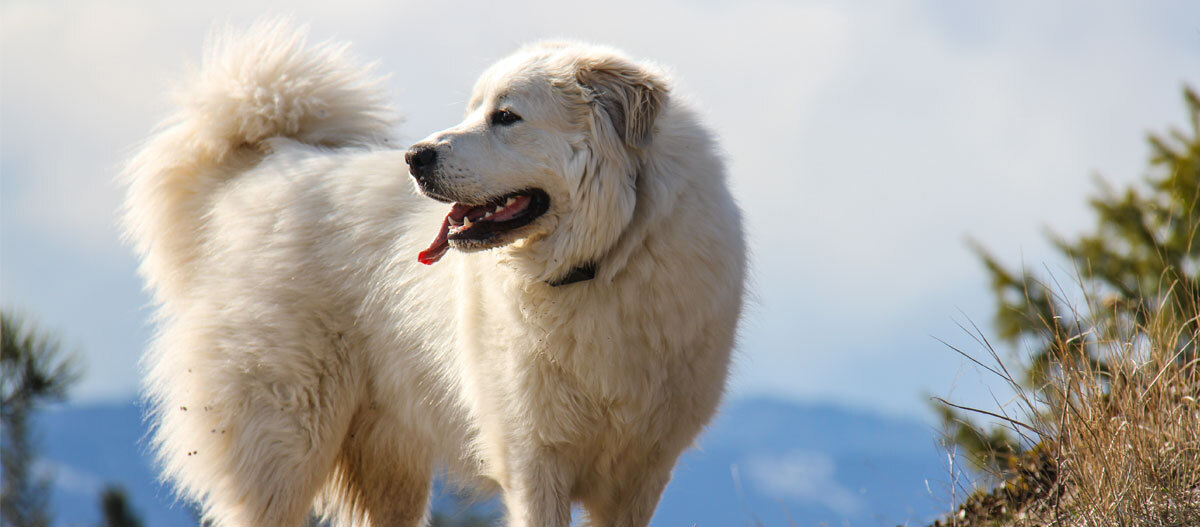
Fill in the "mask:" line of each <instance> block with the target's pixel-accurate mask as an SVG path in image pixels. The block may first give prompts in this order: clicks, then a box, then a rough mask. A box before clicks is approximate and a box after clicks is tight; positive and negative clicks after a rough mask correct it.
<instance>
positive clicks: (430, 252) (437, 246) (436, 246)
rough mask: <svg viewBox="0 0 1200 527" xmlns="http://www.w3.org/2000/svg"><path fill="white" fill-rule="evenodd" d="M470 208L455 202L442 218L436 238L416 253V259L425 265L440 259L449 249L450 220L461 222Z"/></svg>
mask: <svg viewBox="0 0 1200 527" xmlns="http://www.w3.org/2000/svg"><path fill="white" fill-rule="evenodd" d="M470 210H471V207H470V206H467V205H463V204H460V203H455V204H454V206H452V207H450V212H449V213H448V214H446V218H445V219H443V220H442V228H441V229H440V230H438V235H437V238H434V239H433V243H430V244H429V248H428V249H425V250H424V251H421V253H420V254H418V255H417V261H418V262H421V263H423V264H425V265H433V264H434V263H436V262H437V261H438V260H441V259H442V256H443V255H445V254H446V251H449V250H450V241H449V239H448V238H447V237H448V236H449V234H450V220H451V219H453V220H454V222H455V223H462V220H463V218H464V217H466V215H467V212H468V211H470Z"/></svg>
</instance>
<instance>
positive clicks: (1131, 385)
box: [936, 283, 1200, 527]
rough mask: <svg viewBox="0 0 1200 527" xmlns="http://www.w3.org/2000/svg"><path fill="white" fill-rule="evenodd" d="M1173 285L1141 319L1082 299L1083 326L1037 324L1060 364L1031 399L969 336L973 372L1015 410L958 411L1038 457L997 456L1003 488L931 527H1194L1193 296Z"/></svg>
mask: <svg viewBox="0 0 1200 527" xmlns="http://www.w3.org/2000/svg"><path fill="white" fill-rule="evenodd" d="M1178 286H1179V284H1177V283H1176V284H1170V285H1169V286H1168V287H1167V288H1166V289H1165V292H1164V294H1162V295H1160V296H1159V297H1158V298H1159V299H1161V300H1160V302H1159V305H1157V306H1154V308H1153V309H1150V310H1148V313H1147V312H1146V311H1143V312H1137V311H1130V310H1129V307H1128V306H1123V305H1118V304H1117V303H1116V302H1115V301H1108V302H1098V303H1092V302H1091V301H1090V300H1091V299H1093V298H1094V297H1095V295H1087V300H1088V302H1089V305H1088V306H1087V307H1088V311H1087V313H1086V314H1090V315H1092V316H1084V315H1086V314H1081V313H1079V312H1075V313H1069V314H1065V315H1068V316H1064V317H1054V319H1053V320H1047V321H1042V323H1043V324H1044V326H1045V329H1046V338H1048V339H1052V340H1051V341H1052V342H1054V343H1055V344H1056V346H1055V348H1056V349H1057V350H1058V356H1056V357H1054V359H1053V361H1052V363H1051V369H1050V375H1048V377H1047V381H1046V383H1045V385H1043V386H1038V387H1035V388H1033V389H1031V388H1029V387H1025V386H1022V385H1021V384H1020V383H1019V382H1018V381H1017V380H1016V379H1014V377H1013V375H1012V374H1010V373H1009V370H1008V369H1007V368H1006V367H1005V365H1004V361H1003V360H1001V358H1000V356H999V355H998V354H997V353H996V352H995V350H994V348H993V347H992V346H991V344H990V343H989V342H988V341H987V340H986V338H984V337H983V335H982V333H981V332H980V331H979V330H978V329H977V328H976V329H975V330H974V335H975V337H976V338H977V339H978V340H979V342H980V343H981V344H983V346H984V348H985V349H986V350H988V352H989V353H990V355H991V358H990V360H991V362H992V363H993V364H994V366H990V365H986V364H983V363H982V362H980V361H976V362H977V363H979V364H980V365H981V366H983V367H985V368H987V369H988V370H990V371H992V372H994V373H995V374H997V375H999V376H1000V377H1001V378H1002V379H1004V381H1005V382H1007V383H1009V384H1010V385H1011V386H1013V387H1014V389H1015V390H1016V391H1017V393H1018V400H1017V405H1018V406H1019V407H1020V408H1019V409H1018V410H1016V411H1011V409H1004V408H999V409H997V410H996V411H984V410H981V409H974V408H963V409H966V410H971V411H975V412H980V413H984V414H987V415H991V416H992V417H995V418H999V419H1000V420H1002V421H1003V422H1005V423H1007V424H1008V426H1009V427H1011V428H1012V429H1013V430H1014V431H1015V432H1017V433H1019V434H1020V435H1021V436H1022V437H1024V438H1025V440H1026V443H1027V444H1030V445H1035V446H1033V448H1031V449H1029V450H1028V451H1026V452H1025V453H1023V454H1018V455H1015V456H1011V455H1010V456H1007V458H1004V457H1003V456H1001V458H1002V459H1005V463H1006V464H1007V468H1005V469H1004V470H1001V473H999V474H994V476H995V477H996V478H997V480H998V481H1001V482H1002V483H1001V484H1000V485H999V486H997V487H996V488H995V489H992V490H991V491H989V492H977V493H975V494H974V495H972V496H971V497H970V498H969V499H968V500H966V501H965V502H964V503H963V505H962V506H961V507H960V508H959V509H958V510H957V511H956V513H955V514H952V515H951V516H950V517H948V518H946V519H944V520H942V521H940V522H938V523H937V524H936V525H953V526H959V527H967V526H976V525H989V526H1026V525H1037V526H1044V525H1062V526H1097V527H1099V526H1105V527H1107V526H1143V525H1149V526H1180V527H1184V526H1187V527H1196V526H1200V400H1198V399H1200V352H1198V351H1197V345H1198V344H1200V329H1198V328H1200V317H1198V313H1200V311H1198V310H1197V304H1198V303H1200V296H1197V291H1195V290H1192V289H1191V288H1188V289H1187V290H1185V291H1184V292H1182V293H1180V291H1179V290H1177V289H1174V288H1176V287H1178ZM1063 296H1065V295H1060V296H1059V298H1060V300H1061V299H1062V298H1063ZM1168 302H1170V303H1173V304H1170V305H1167V304H1166V303H1168ZM1062 305H1069V304H1066V303H1065V302H1064V303H1063V304H1062ZM1100 310H1110V311H1109V312H1108V313H1104V314H1114V313H1115V314H1116V315H1117V316H1110V317H1106V316H1099V317H1098V316H1095V315H1097V314H1100V313H1101V311H1100ZM1112 310H1125V311H1124V312H1114V311H1112ZM1141 313H1146V314H1141ZM1061 320H1076V321H1077V320H1106V321H1108V322H1106V324H1107V325H1106V326H1103V327H1064V326H1062V325H1060V321H1061ZM972 360H975V359H973V358H972ZM946 404H950V403H946ZM951 406H955V405H952V404H951ZM959 408H962V407H959Z"/></svg>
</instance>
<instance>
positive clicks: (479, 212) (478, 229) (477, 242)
mask: <svg viewBox="0 0 1200 527" xmlns="http://www.w3.org/2000/svg"><path fill="white" fill-rule="evenodd" d="M549 208H550V196H548V195H546V193H545V192H544V191H542V190H539V189H528V190H522V191H519V192H514V193H512V194H507V195H504V196H501V197H499V198H495V199H491V200H488V201H487V202H486V203H484V204H482V205H469V204H464V203H454V204H453V205H451V207H450V212H449V213H448V214H446V219H444V220H442V227H441V230H439V231H438V235H437V238H434V240H433V243H431V244H429V248H428V249H425V250H424V251H421V254H419V255H417V261H419V262H421V263H423V264H425V265H432V264H433V263H434V262H437V261H438V260H440V259H442V256H443V255H445V254H446V251H448V250H450V242H451V241H455V242H460V243H462V244H463V245H472V246H476V247H485V246H488V245H492V244H494V243H495V242H497V241H499V240H498V238H501V237H502V235H503V234H504V233H506V232H510V231H512V230H515V229H519V228H521V227H524V226H526V225H529V223H530V222H532V221H533V220H535V219H537V218H538V216H541V215H542V214H545V213H546V211H547V210H549Z"/></svg>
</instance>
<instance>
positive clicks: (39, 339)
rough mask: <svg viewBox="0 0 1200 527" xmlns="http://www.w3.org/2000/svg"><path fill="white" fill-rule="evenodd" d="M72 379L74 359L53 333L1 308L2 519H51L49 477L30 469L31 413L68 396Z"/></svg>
mask: <svg viewBox="0 0 1200 527" xmlns="http://www.w3.org/2000/svg"><path fill="white" fill-rule="evenodd" d="M76 379H78V371H77V369H76V368H75V362H74V361H73V359H72V357H69V356H66V355H64V354H63V353H62V352H61V348H60V347H59V345H58V343H57V342H56V341H55V340H54V339H53V338H52V337H50V336H48V335H46V334H44V333H41V332H39V331H36V330H35V329H31V328H27V327H25V326H24V324H22V322H21V321H20V320H19V319H18V318H16V317H14V316H13V315H11V314H10V313H8V312H3V313H0V422H2V423H3V432H2V433H0V464H2V465H3V467H4V476H3V489H2V490H0V519H3V524H4V525H6V526H11V527H43V526H48V525H50V512H49V509H48V503H47V501H48V499H49V494H50V481H49V478H48V477H45V476H41V477H39V476H38V475H37V474H34V473H33V470H32V469H33V462H34V460H35V459H36V458H37V456H36V448H35V447H34V440H33V439H32V431H31V430H30V427H29V416H30V415H31V414H32V413H33V412H34V411H36V410H37V409H38V408H39V407H40V406H41V405H42V404H45V403H47V402H52V401H59V400H62V399H63V398H64V397H66V392H67V388H68V387H69V386H70V385H71V384H72V383H74V382H75V380H76Z"/></svg>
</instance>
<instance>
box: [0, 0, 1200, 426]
mask: <svg viewBox="0 0 1200 527" xmlns="http://www.w3.org/2000/svg"><path fill="white" fill-rule="evenodd" d="M278 14H287V15H291V16H292V17H294V18H295V19H296V20H297V21H300V22H304V23H308V24H309V25H310V27H311V33H312V39H313V40H317V41H319V40H325V39H335V40H340V41H349V42H352V44H353V48H352V49H353V51H354V53H355V54H356V55H357V56H358V57H360V58H362V59H363V60H365V61H373V62H376V63H377V65H378V68H379V71H380V72H382V73H385V74H387V75H388V76H389V79H388V81H387V83H386V86H387V87H388V90H389V92H390V94H391V96H392V103H393V104H394V106H395V107H396V109H398V110H399V111H400V112H401V113H402V114H403V115H404V116H405V117H406V121H405V123H404V124H402V125H401V126H400V128H399V129H398V131H397V132H398V135H399V137H400V138H402V139H403V140H411V141H416V140H417V139H419V138H422V137H424V136H426V135H428V134H429V133H430V132H432V131H435V130H440V129H443V128H446V127H448V126H451V125H453V124H455V123H456V122H457V121H458V120H459V118H460V117H461V115H462V110H463V107H464V106H465V103H466V99H467V96H468V93H469V90H470V88H471V85H472V83H473V81H474V78H475V76H476V75H478V74H479V73H480V72H481V71H482V70H483V69H484V68H485V67H486V66H487V65H488V64H490V63H491V62H493V61H495V60H497V59H499V58H501V57H503V56H504V55H506V54H507V53H508V52H510V51H512V50H514V49H515V48H516V47H518V46H519V45H521V44H523V43H527V42H530V41H534V40H539V39H546V38H570V39H578V40H585V41H592V42H597V43H603V44H608V45H612V46H615V47H617V48H621V49H624V50H625V51H627V52H628V53H629V54H631V55H633V56H635V57H638V58H643V59H649V60H652V61H654V62H656V63H658V64H661V65H662V66H664V67H666V68H667V70H668V71H670V72H671V74H672V75H673V78H674V81H675V87H676V89H675V95H677V96H681V97H687V98H688V99H690V100H691V101H692V102H693V103H694V105H695V106H696V107H697V108H699V109H700V111H701V113H702V115H704V117H705V120H706V121H707V123H708V124H709V125H710V126H711V127H712V129H713V130H714V131H715V132H716V134H717V136H718V137H719V138H720V140H721V143H722V147H723V150H724V153H725V156H726V158H727V159H728V161H729V167H730V180H731V185H732V187H733V190H734V194H735V196H736V198H737V200H738V202H739V203H740V205H741V207H742V208H743V210H744V211H745V214H746V218H747V234H748V236H749V241H750V248H751V254H750V260H751V269H752V279H751V284H750V287H751V291H752V296H753V299H752V301H751V304H750V306H749V308H748V310H747V315H746V317H745V320H744V322H743V326H742V330H741V333H740V343H739V350H738V355H737V364H736V366H735V372H734V376H733V379H732V381H731V384H730V391H731V394H732V395H733V396H734V397H739V396H759V395H766V396H775V397H781V398H784V399H790V400H807V401H831V402H836V403H840V404H844V405H847V406H851V407H856V408H861V409H868V410H872V411H876V412H879V413H882V414H890V415H902V416H913V417H918V418H929V417H930V416H931V415H932V414H931V413H930V411H929V396H931V395H939V396H947V397H949V398H950V399H952V400H956V401H959V402H963V403H967V404H974V405H983V406H989V405H990V406H994V404H995V402H993V398H995V400H996V401H999V402H1000V403H1004V402H1005V401H1006V398H1007V395H1005V391H1004V390H1003V389H1002V387H1001V383H1000V382H999V380H998V379H993V378H989V377H987V376H985V375H982V374H980V373H978V372H976V371H975V370H974V369H973V368H971V367H970V366H969V365H968V363H967V362H966V361H965V359H963V358H961V357H959V356H958V355H957V354H956V353H955V352H954V351H952V350H950V349H949V348H948V347H947V346H946V345H944V344H942V343H940V342H939V340H938V339H941V340H945V341H947V342H950V343H951V344H954V345H956V346H960V347H962V348H963V349H964V350H965V351H969V352H977V351H979V350H978V347H979V346H978V345H977V344H975V343H974V341H973V340H972V339H971V338H970V336H969V335H968V334H967V333H966V332H965V331H964V330H963V329H961V328H960V327H959V325H970V324H971V323H972V322H974V323H976V324H979V325H980V327H981V329H982V330H983V331H984V333H985V334H987V333H988V332H990V331H991V328H990V326H989V321H990V320H991V317H992V308H993V305H992V300H991V296H990V292H989V290H988V283H987V277H986V275H985V273H984V270H983V268H982V265H980V263H979V261H978V258H977V257H976V256H975V255H974V254H973V253H972V252H971V250H970V249H969V247H968V245H967V243H966V241H967V240H968V239H976V240H979V241H981V242H982V243H983V244H984V245H986V246H987V247H988V248H989V249H990V250H992V251H993V252H994V253H995V254H996V255H998V256H999V257H1000V258H1001V260H1002V261H1004V262H1006V263H1009V264H1011V265H1013V266H1022V265H1023V266H1026V267H1030V268H1035V269H1042V268H1045V269H1049V270H1050V271H1052V272H1054V273H1056V274H1057V275H1058V276H1062V277H1068V278H1069V276H1070V273H1071V271H1070V269H1068V268H1066V267H1065V266H1064V264H1063V262H1062V261H1061V260H1060V259H1058V258H1057V256H1056V255H1055V254H1054V252H1053V251H1052V249H1051V248H1050V247H1049V245H1048V244H1047V243H1046V242H1045V233H1046V231H1047V230H1048V229H1049V230H1053V231H1054V232H1058V233H1062V234H1068V235H1069V234H1071V233H1076V232H1081V231H1082V230H1084V229H1086V228H1088V227H1089V226H1090V225H1091V224H1092V222H1093V221H1094V220H1093V217H1092V215H1091V214H1090V212H1089V210H1088V209H1087V205H1086V197H1087V196H1088V195H1089V194H1092V193H1094V192H1095V191H1096V188H1097V187H1096V185H1095V182H1094V179H1095V178H1096V177H1097V176H1100V177H1103V178H1104V179H1105V180H1106V181H1108V182H1110V183H1112V184H1114V185H1117V186H1118V187H1119V186H1123V185H1126V184H1130V183H1133V182H1136V181H1138V180H1139V178H1141V177H1142V176H1143V175H1144V174H1145V167H1146V162H1145V161H1146V157H1147V153H1148V151H1147V149H1146V147H1145V140H1144V138H1145V134H1146V133H1147V132H1148V131H1158V130H1163V129H1165V128H1166V127H1168V126H1173V125H1182V124H1183V123H1182V122H1181V120H1182V116H1183V115H1184V112H1183V104H1182V99H1181V96H1180V95H1181V88H1182V87H1183V86H1184V85H1185V84H1191V85H1193V86H1200V3H1196V2H1191V1H1183V0H1180V1H1147V2H1115V1H1113V2H1107V1H1061V2H1044V1H1020V0H1018V1H1008V2H988V3H984V2H959V1H955V0H935V1H886V2H885V1H860V2H833V1H770V0H747V1H742V2H717V1H699V2H683V1H673V2H672V1H666V2H650V1H647V0H640V1H624V0H618V1H612V2H604V3H595V2H589V3H570V2H558V1H528V2H527V1H512V2H428V1H422V2H408V1H371V0H342V1H339V2H293V1H289V2H249V1H245V0H242V1H224V0H215V1H209V2H188V3H174V2H171V3H167V2H132V1H111V2H82V1H74V0H53V1H45V0H33V1H30V0H3V1H2V2H0V304H2V305H3V306H4V307H5V308H6V309H13V310H15V311H18V312H22V313H25V314H26V315H27V316H28V317H29V318H31V319H33V320H36V321H38V323H39V324H40V325H41V326H42V327H43V328H45V329H47V330H51V331H54V332H55V333H57V334H58V335H59V336H60V339H61V341H62V343H63V345H64V346H65V347H66V348H67V349H68V350H73V351H76V352H78V353H79V354H80V355H81V357H82V358H83V363H84V366H85V368H86V377H85V378H84V380H83V381H82V382H81V384H80V385H79V386H78V387H77V389H76V390H75V391H74V393H73V398H74V399H75V400H78V401H99V400H122V399H128V398H131V397H134V396H135V394H136V392H137V383H138V377H139V373H138V365H137V361H138V357H139V356H140V354H141V351H142V350H143V349H144V347H145V343H146V341H147V340H148V339H149V338H150V335H151V329H150V328H149V327H148V326H147V323H146V320H147V319H148V317H149V315H150V310H149V308H148V302H149V300H148V296H147V295H145V294H144V293H143V292H142V290H141V282H140V279H139V278H138V277H137V275H136V261H135V259H134V257H133V256H132V251H131V250H130V248H129V247H128V246H127V245H125V244H123V243H122V241H121V240H120V235H119V231H118V229H117V228H116V225H115V220H116V215H117V210H118V208H119V206H120V203H121V200H122V193H123V189H122V188H120V186H119V185H117V184H116V183H115V182H114V178H115V175H116V174H117V173H118V171H119V170H120V167H121V164H122V163H123V162H124V161H125V160H126V159H128V158H129V157H130V156H131V154H132V152H133V151H134V150H135V148H136V146H137V144H138V143H139V141H141V140H143V139H144V138H145V137H147V136H148V134H149V133H150V132H151V130H152V129H153V127H154V125H155V124H156V123H157V122H158V121H159V120H160V119H162V118H163V117H164V116H166V115H167V113H169V111H170V109H171V106H170V98H169V91H170V89H171V86H172V83H173V82H174V81H175V80H176V79H178V78H180V77H181V76H182V74H183V73H184V72H185V71H186V70H187V68H189V67H193V66H195V65H196V64H197V63H198V60H199V57H200V53H201V50H202V46H203V43H204V41H205V38H206V36H207V34H208V33H209V31H210V30H211V29H212V28H213V27H214V26H218V25H221V24H224V23H227V22H228V23H232V24H234V25H240V26H245V25H248V24H249V23H250V22H252V21H254V20H255V19H257V18H259V17H262V16H271V15H278Z"/></svg>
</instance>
